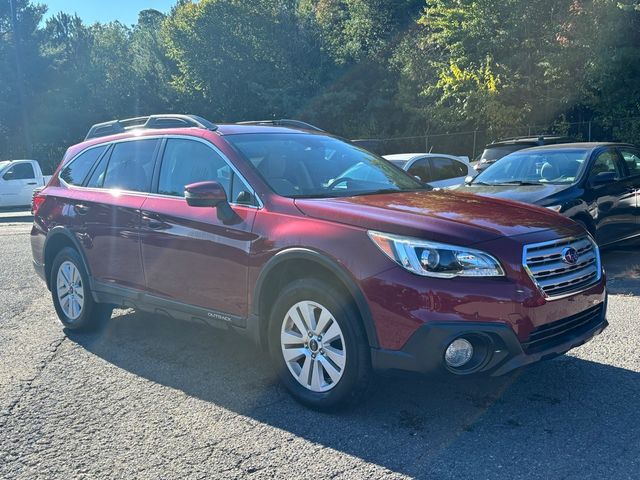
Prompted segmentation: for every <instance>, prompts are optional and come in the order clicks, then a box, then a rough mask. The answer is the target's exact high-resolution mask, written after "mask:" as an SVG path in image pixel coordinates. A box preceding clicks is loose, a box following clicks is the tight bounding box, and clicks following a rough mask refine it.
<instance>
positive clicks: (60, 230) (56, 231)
mask: <svg viewBox="0 0 640 480" xmlns="http://www.w3.org/2000/svg"><path fill="white" fill-rule="evenodd" d="M59 236H64V237H66V238H67V240H69V241H71V243H72V244H73V246H74V247H75V249H76V250H77V252H78V254H79V255H80V258H81V259H82V263H83V267H84V269H85V271H86V272H87V275H88V277H89V282H90V283H91V285H90V288H91V291H92V292H93V276H92V275H91V269H90V268H89V263H88V262H87V258H86V256H85V254H84V250H83V248H82V245H80V241H79V240H78V238H77V237H76V236H75V235H74V234H73V232H72V231H71V230H69V229H68V228H67V227H64V226H62V225H59V226H56V227H53V228H52V229H50V230H49V231H48V232H47V236H46V238H45V240H44V248H43V258H44V265H43V266H44V269H45V271H46V269H48V268H49V265H47V260H46V255H45V252H46V251H47V245H49V242H50V241H51V239H52V238H56V237H59ZM52 260H53V259H52ZM49 273H51V272H50V271H49ZM45 276H46V278H45V281H46V282H47V288H48V289H49V290H51V285H50V283H51V282H50V280H51V279H50V278H49V277H50V275H46V274H45Z"/></svg>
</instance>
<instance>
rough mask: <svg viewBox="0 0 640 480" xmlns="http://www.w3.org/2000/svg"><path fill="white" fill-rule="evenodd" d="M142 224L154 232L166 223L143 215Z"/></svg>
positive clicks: (151, 216)
mask: <svg viewBox="0 0 640 480" xmlns="http://www.w3.org/2000/svg"><path fill="white" fill-rule="evenodd" d="M142 223H143V224H144V225H145V226H146V227H148V228H150V229H152V230H158V229H160V228H162V227H163V226H164V223H163V222H162V221H161V220H160V219H158V218H157V217H155V216H153V215H142Z"/></svg>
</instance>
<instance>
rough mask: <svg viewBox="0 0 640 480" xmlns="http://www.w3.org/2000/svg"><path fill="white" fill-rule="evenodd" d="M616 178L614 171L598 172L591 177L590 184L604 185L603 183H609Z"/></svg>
mask: <svg viewBox="0 0 640 480" xmlns="http://www.w3.org/2000/svg"><path fill="white" fill-rule="evenodd" d="M615 180H616V173H615V172H600V173H597V174H596V175H594V176H593V177H591V185H593V186H597V185H604V184H605V183H611V182H614V181H615Z"/></svg>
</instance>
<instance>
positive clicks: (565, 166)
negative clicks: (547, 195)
mask: <svg viewBox="0 0 640 480" xmlns="http://www.w3.org/2000/svg"><path fill="white" fill-rule="evenodd" d="M588 153H589V152H588V151H585V150H578V149H561V150H533V151H520V152H516V153H512V154H511V155H507V156H506V157H504V158H502V159H501V160H499V161H498V162H496V163H494V164H493V165H491V166H490V167H489V168H487V169H486V170H485V171H484V172H482V173H480V174H479V175H478V176H477V177H476V178H475V179H474V180H473V183H475V184H488V185H500V184H518V183H528V184H530V183H533V184H538V183H539V184H544V183H552V184H570V183H574V182H575V181H576V180H577V179H578V176H579V175H580V172H581V171H582V169H583V168H584V165H585V160H586V158H587V155H588Z"/></svg>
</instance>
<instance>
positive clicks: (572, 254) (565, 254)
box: [562, 247, 579, 265]
mask: <svg viewBox="0 0 640 480" xmlns="http://www.w3.org/2000/svg"><path fill="white" fill-rule="evenodd" d="M578 257H579V254H578V251H577V250H576V249H575V248H573V247H567V248H565V249H564V250H562V261H563V262H564V263H567V264H569V265H575V264H576V263H578Z"/></svg>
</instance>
